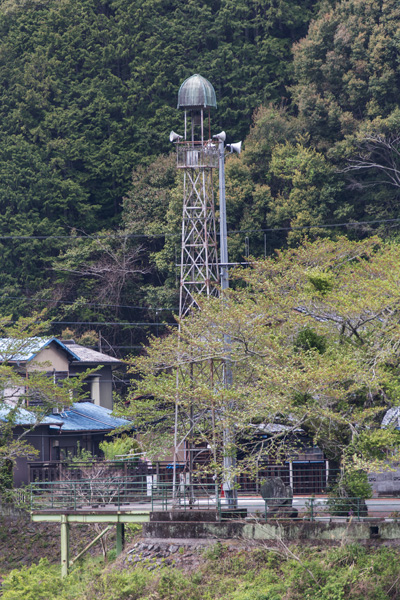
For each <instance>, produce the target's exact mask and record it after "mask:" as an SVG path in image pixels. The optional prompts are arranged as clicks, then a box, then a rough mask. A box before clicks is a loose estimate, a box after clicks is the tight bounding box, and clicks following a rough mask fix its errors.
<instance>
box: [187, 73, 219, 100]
mask: <svg viewBox="0 0 400 600" xmlns="http://www.w3.org/2000/svg"><path fill="white" fill-rule="evenodd" d="M178 108H217V99H216V96H215V90H214V88H213V86H212V85H211V83H210V82H209V81H208V80H207V79H205V78H204V77H202V76H201V75H197V74H196V75H192V76H191V77H188V78H187V79H185V81H184V82H183V83H182V85H181V87H180V88H179V92H178Z"/></svg>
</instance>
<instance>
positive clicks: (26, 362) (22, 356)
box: [0, 337, 131, 486]
mask: <svg viewBox="0 0 400 600" xmlns="http://www.w3.org/2000/svg"><path fill="white" fill-rule="evenodd" d="M0 362H6V363H7V364H8V365H12V366H13V367H14V368H15V369H16V370H17V371H18V372H19V373H20V374H22V375H23V376H24V377H23V383H24V385H18V386H16V385H15V384H13V385H10V386H9V387H7V385H6V386H4V387H3V389H2V390H1V394H2V402H0V422H1V421H3V422H6V421H7V420H8V416H9V414H10V412H11V411H13V416H12V418H13V423H14V428H13V433H14V436H15V437H16V438H18V437H20V436H21V434H24V439H25V440H26V441H27V442H29V444H30V445H31V446H33V447H34V448H35V449H36V450H37V452H38V455H37V457H36V458H35V462H34V463H29V461H28V460H27V459H26V458H22V457H21V458H18V459H17V461H16V465H15V468H14V485H16V486H19V485H21V484H24V483H28V482H29V481H32V480H33V479H34V478H36V475H37V474H38V473H39V471H40V472H41V473H42V475H43V473H47V475H46V477H47V476H48V475H49V473H50V471H49V469H51V468H52V467H51V466H50V465H53V464H57V463H60V462H62V461H64V460H65V459H66V458H68V457H72V456H74V455H76V453H77V449H78V448H79V449H83V450H86V451H88V452H90V453H91V454H92V455H93V456H99V455H100V454H101V452H100V450H99V444H100V442H102V441H103V440H104V439H107V438H106V436H107V435H108V434H109V433H110V432H111V431H113V430H114V429H116V428H118V427H121V426H128V427H130V426H131V424H130V423H129V422H128V421H126V420H124V419H119V418H117V417H114V416H113V415H112V408H113V382H112V378H113V371H114V370H115V369H118V368H121V367H122V363H121V361H119V360H118V359H117V358H114V357H113V356H109V355H107V354H104V353H103V352H98V351H96V350H92V349H91V348H86V347H85V346H82V345H80V344H77V343H76V342H75V341H74V340H59V339H58V338H54V337H52V338H43V337H34V338H27V339H26V340H23V341H22V342H21V340H16V342H15V343H14V341H13V340H10V339H6V338H0ZM90 369H93V371H92V372H91V373H90V374H88V376H87V377H86V378H85V380H84V384H83V389H82V391H83V393H84V401H80V402H75V403H74V404H72V406H68V407H64V408H61V409H57V410H56V409H54V410H53V411H52V414H49V415H47V416H45V417H43V418H41V419H40V422H37V416H36V415H35V414H34V412H33V409H34V407H35V406H37V405H38V404H40V403H41V400H40V398H38V399H37V400H35V399H34V398H32V397H31V396H30V395H29V394H27V393H26V392H27V390H28V389H29V377H30V375H31V374H32V373H34V372H37V371H41V372H45V373H46V375H48V376H49V377H52V378H53V380H54V382H55V383H57V382H60V381H62V380H63V379H66V378H71V377H76V376H79V375H81V374H82V373H85V372H86V371H87V370H90ZM21 396H24V406H23V407H19V408H18V409H17V412H16V414H15V410H14V409H15V407H16V406H17V405H18V402H17V400H18V398H19V397H21ZM30 409H32V410H30ZM108 439H109V438H108ZM35 469H36V472H35ZM35 473H36V474H35ZM40 478H42V476H41V477H40Z"/></svg>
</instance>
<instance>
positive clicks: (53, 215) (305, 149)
mask: <svg viewBox="0 0 400 600" xmlns="http://www.w3.org/2000/svg"><path fill="white" fill-rule="evenodd" d="M399 17H400V8H399V7H398V3H397V2H395V0H386V1H377V0H343V1H342V2H334V1H333V0H331V1H330V2H327V1H325V2H319V1H317V0H307V1H306V2H305V1H300V0H277V1H276V2H275V1H274V2H272V1H271V0H268V1H267V0H261V1H260V0H250V1H247V2H244V0H218V1H217V0H208V1H202V2H192V1H181V0H140V1H139V0H133V1H131V2H127V1H126V0H81V1H80V2H76V0H61V1H55V0H49V1H39V0H31V1H18V0H2V2H1V4H0V78H1V88H0V89H1V92H0V140H1V143H0V205H1V206H0V244H1V259H0V260H1V272H2V283H3V286H2V290H1V296H0V307H1V312H2V313H3V314H4V313H5V314H13V315H14V316H17V315H20V314H26V313H28V312H31V311H32V310H33V308H36V309H41V308H44V307H46V308H48V309H49V310H50V316H51V318H52V319H53V320H54V329H53V332H54V333H56V334H59V333H60V332H61V331H62V330H63V329H65V328H66V327H69V328H70V329H72V330H73V331H75V332H76V333H77V334H83V333H85V332H87V330H88V329H91V330H95V331H97V332H98V330H99V329H101V332H102V334H103V336H104V337H105V338H106V339H107V340H109V341H110V343H112V344H113V345H115V346H124V348H119V349H118V348H116V351H118V350H120V351H121V352H124V351H125V350H129V348H126V347H129V346H135V345H137V344H138V343H140V342H141V341H143V339H144V336H145V334H146V333H148V332H149V331H151V332H156V331H159V327H161V325H160V324H158V323H161V321H163V320H166V321H171V320H172V314H171V313H172V312H173V311H174V310H176V267H175V263H176V252H177V248H178V247H179V220H180V203H181V197H180V194H181V192H180V181H179V176H178V175H177V173H176V170H175V168H174V159H173V157H172V156H171V155H169V154H168V153H169V152H170V147H169V142H168V133H169V131H170V130H171V129H176V130H178V131H179V130H180V128H181V127H182V123H181V121H182V115H181V114H180V113H179V111H177V110H176V99H177V92H178V89H179V85H180V84H181V82H182V81H183V80H184V79H185V78H186V77H188V76H190V75H191V74H193V73H195V72H198V73H201V74H202V75H203V76H205V77H206V78H208V79H209V80H210V81H211V83H212V84H213V85H214V87H215V90H216V94H217V101H218V110H217V111H215V113H214V114H213V124H214V127H215V131H219V130H221V129H224V130H226V131H227V133H228V139H229V141H238V140H239V139H244V141H245V144H244V148H245V150H244V152H243V153H242V155H241V156H240V157H237V156H235V157H231V158H229V159H228V160H227V166H226V175H227V204H228V227H229V230H230V231H231V232H238V233H231V234H230V238H229V252H230V256H231V257H232V260H240V259H241V257H243V255H244V254H246V253H248V252H250V253H251V254H254V255H256V256H257V255H262V254H264V253H265V252H266V253H268V254H270V253H271V252H273V251H274V249H276V248H279V247H282V246H284V245H286V244H296V243H297V242H298V241H299V239H300V238H301V237H303V236H304V235H305V234H308V235H309V236H311V237H315V236H317V235H335V233H336V231H339V232H340V233H341V234H342V233H347V234H348V235H350V236H351V237H360V236H361V237H362V236H365V235H368V234H369V233H370V232H371V231H374V232H375V231H376V230H377V227H379V232H380V233H381V234H383V235H390V234H392V232H393V231H394V232H396V231H397V229H396V227H397V224H396V222H388V221H389V220H392V219H397V218H398V189H399V185H400V183H399V181H398V178H397V165H398V145H399V144H398V142H397V135H398V130H399V125H400V110H399V107H398V98H399V91H400V90H399V87H400V72H399V69H400V67H399V64H400V61H399V47H400V38H399V34H398V28H397V24H398V22H399ZM372 167H373V168H372ZM355 221H357V222H363V224H362V225H360V226H358V227H354V226H351V227H347V228H346V227H343V226H342V224H343V223H348V222H352V223H353V222H355ZM376 221H380V222H381V223H379V224H376V223H375V222H376ZM364 222H368V223H367V224H365V223H364ZM372 222H374V223H372ZM326 225H330V227H325V226H326ZM331 225H333V226H335V225H337V226H338V227H331ZM49 236H50V237H49ZM140 307H142V308H140ZM156 308H157V309H158V310H155V309H156ZM167 309H171V310H167ZM110 322H113V323H126V324H127V325H126V327H125V328H124V327H122V326H118V327H115V326H112V325H106V323H110ZM80 323H104V325H95V324H93V325H86V324H80ZM131 323H149V326H148V327H145V326H143V325H137V326H136V327H134V326H132V325H129V324H131ZM96 335H97V334H96ZM90 339H91V340H92V341H93V340H95V334H93V335H92V336H91V337H90V336H89V337H87V340H89V341H90Z"/></svg>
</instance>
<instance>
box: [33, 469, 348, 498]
mask: <svg viewBox="0 0 400 600" xmlns="http://www.w3.org/2000/svg"><path fill="white" fill-rule="evenodd" d="M194 467H195V470H194V474H193V480H194V481H196V482H198V484H203V485H206V484H207V485H210V486H213V485H214V479H213V476H212V473H207V472H205V471H204V464H203V463H198V462H196V463H195V465H194ZM91 469H93V470H94V471H96V472H97V473H99V474H101V475H102V478H103V479H106V478H109V477H111V478H112V477H117V476H120V477H124V478H127V477H146V476H148V477H150V476H151V477H156V478H157V481H159V482H166V483H170V484H171V485H172V480H173V465H172V463H170V462H168V461H158V462H154V463H148V462H145V461H141V460H119V461H118V460H114V461H106V460H93V461H91V462H90V463H88V462H82V463H79V462H78V461H76V460H75V461H74V463H73V464H71V463H68V462H67V461H51V462H38V461H35V462H31V463H29V482H36V481H42V482H47V481H61V480H64V479H71V480H72V479H87V478H88V472H89V471H90V470H91ZM176 470H177V473H178V475H179V474H180V473H185V474H186V475H187V472H188V471H187V463H185V462H181V463H179V462H178V463H177V465H176ZM338 473H339V470H338V469H337V468H335V467H333V466H332V465H330V464H329V462H328V461H326V460H299V461H292V462H289V461H286V462H283V463H274V462H265V463H262V464H260V465H259V467H258V469H257V471H256V472H255V473H253V474H240V475H238V477H237V485H238V489H239V493H241V494H246V493H247V494H259V493H260V485H261V483H262V481H263V479H266V478H268V477H280V478H281V479H282V481H283V483H284V484H285V485H286V486H290V487H291V488H292V490H293V493H294V494H295V495H299V494H303V495H307V496H311V495H312V494H325V493H327V492H328V491H329V489H330V487H331V486H332V484H333V483H334V482H335V481H336V479H337V476H338Z"/></svg>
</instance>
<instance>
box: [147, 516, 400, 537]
mask: <svg viewBox="0 0 400 600" xmlns="http://www.w3.org/2000/svg"><path fill="white" fill-rule="evenodd" d="M157 514H158V513H153V515H152V516H151V521H150V522H149V523H145V524H144V525H143V535H144V536H146V537H148V538H157V539H174V538H176V539H178V538H179V539H241V540H266V541H267V540H268V541H277V540H280V539H282V540H287V541H293V542H305V543H307V544H321V543H324V544H330V545H336V544H339V543H351V542H359V543H364V544H368V543H371V542H373V543H387V542H390V544H391V545H397V544H398V545H400V522H397V521H384V520H379V519H376V520H373V521H365V522H363V521H361V522H358V521H350V522H346V521H343V520H342V521H339V520H334V519H332V520H331V521H326V522H321V521H314V522H310V521H289V520H288V521H272V520H271V521H268V522H267V523H263V522H261V521H255V520H254V521H251V520H248V519H246V520H231V521H221V522H218V521H217V520H216V519H215V513H214V515H212V514H211V513H210V514H209V517H208V519H207V520H203V519H202V520H200V519H201V516H202V514H201V513H200V514H197V515H195V514H193V513H191V515H190V513H189V515H188V514H187V515H186V519H185V520H183V519H182V520H180V517H179V515H177V514H174V512H172V511H170V512H169V513H167V514H168V515H169V517H168V519H167V518H166V517H167V514H166V513H164V514H163V519H162V520H161V519H160V520H158V519H157ZM190 517H191V518H190ZM192 519H193V520H192Z"/></svg>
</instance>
